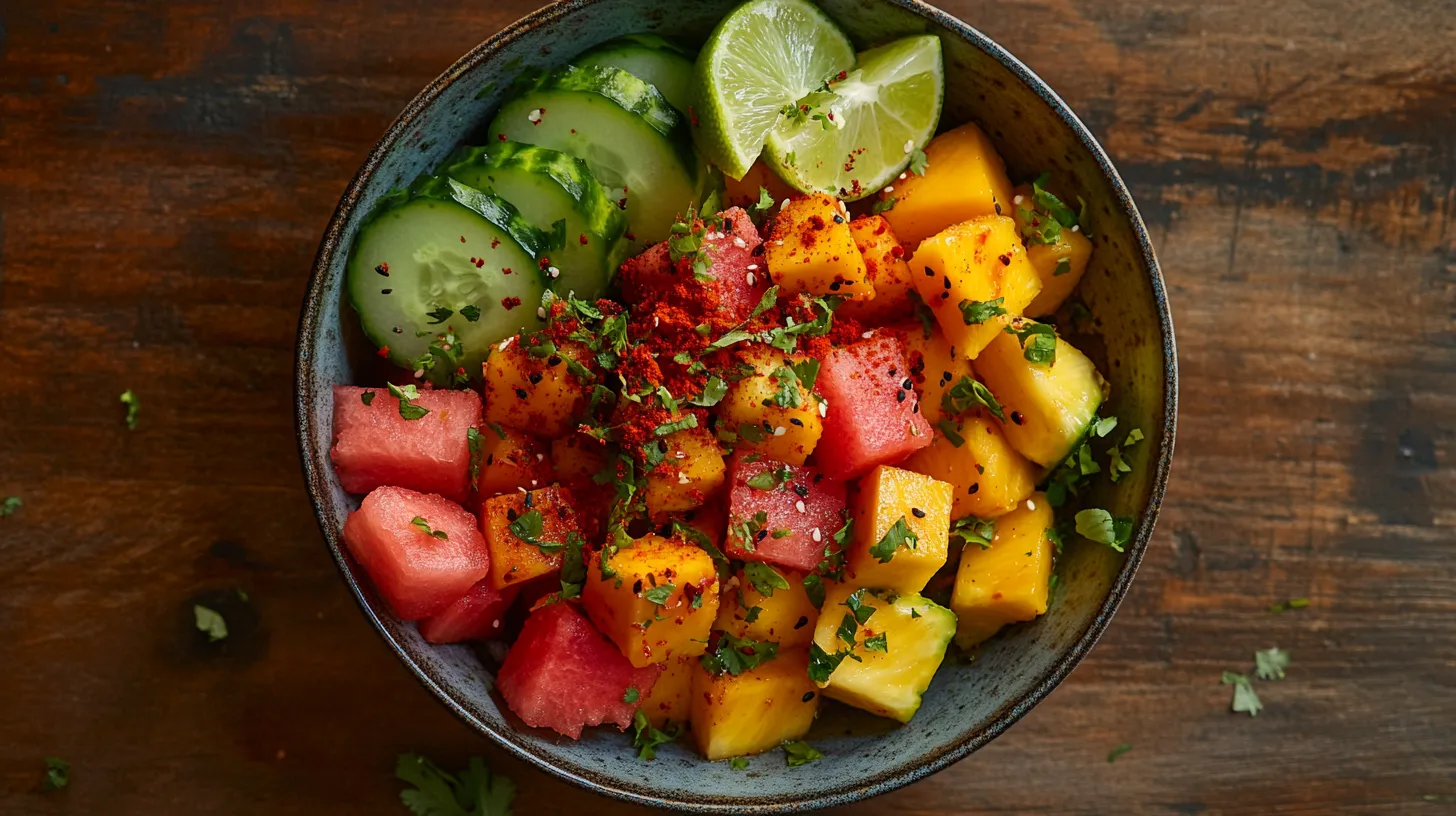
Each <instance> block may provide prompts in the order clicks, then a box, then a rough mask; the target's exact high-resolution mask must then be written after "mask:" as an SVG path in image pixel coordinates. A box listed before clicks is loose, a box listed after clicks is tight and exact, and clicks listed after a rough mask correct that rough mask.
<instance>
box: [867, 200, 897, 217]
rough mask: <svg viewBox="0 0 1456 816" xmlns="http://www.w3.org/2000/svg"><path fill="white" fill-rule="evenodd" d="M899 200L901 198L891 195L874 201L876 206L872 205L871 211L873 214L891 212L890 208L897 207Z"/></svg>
mask: <svg viewBox="0 0 1456 816" xmlns="http://www.w3.org/2000/svg"><path fill="white" fill-rule="evenodd" d="M897 201H899V199H897V198H895V197H894V196H890V197H889V198H882V199H880V200H879V201H876V202H875V203H874V206H872V207H870V213H871V214H872V215H879V214H880V213H884V212H889V211H890V210H893V209H895V203H896V202H897Z"/></svg>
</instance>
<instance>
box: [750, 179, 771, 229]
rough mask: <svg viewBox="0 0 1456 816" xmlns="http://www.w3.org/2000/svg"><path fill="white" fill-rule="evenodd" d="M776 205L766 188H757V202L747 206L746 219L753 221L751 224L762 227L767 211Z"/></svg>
mask: <svg viewBox="0 0 1456 816" xmlns="http://www.w3.org/2000/svg"><path fill="white" fill-rule="evenodd" d="M776 203H778V202H776V201H774V197H773V194H772V193H770V192H769V191H768V188H767V187H759V188H758V201H757V202H755V203H753V204H750V205H748V217H749V218H752V219H753V223H755V224H759V225H762V224H763V220H764V219H765V218H767V217H768V211H769V210H771V209H773V206H774V204H776Z"/></svg>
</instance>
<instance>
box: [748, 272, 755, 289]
mask: <svg viewBox="0 0 1456 816" xmlns="http://www.w3.org/2000/svg"><path fill="white" fill-rule="evenodd" d="M745 277H746V278H747V280H748V285H749V286H752V285H753V282H754V281H755V280H757V279H756V278H754V277H753V273H752V272H749V273H748V274H747V275H746V276H745Z"/></svg>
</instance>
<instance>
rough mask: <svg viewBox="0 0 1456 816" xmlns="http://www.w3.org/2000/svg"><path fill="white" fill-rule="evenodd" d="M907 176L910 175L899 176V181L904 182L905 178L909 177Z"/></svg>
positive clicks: (902, 174)
mask: <svg viewBox="0 0 1456 816" xmlns="http://www.w3.org/2000/svg"><path fill="white" fill-rule="evenodd" d="M909 175H910V174H909V173H901V174H900V179H899V180H900V181H904V180H905V178H906V177H907V176H909Z"/></svg>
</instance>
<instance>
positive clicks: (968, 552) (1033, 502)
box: [950, 493, 1055, 649]
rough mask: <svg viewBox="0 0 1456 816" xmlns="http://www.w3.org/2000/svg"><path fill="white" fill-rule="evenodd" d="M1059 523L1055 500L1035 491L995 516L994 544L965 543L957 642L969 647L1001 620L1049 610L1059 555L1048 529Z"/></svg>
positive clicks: (957, 595) (955, 597)
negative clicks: (1055, 552)
mask: <svg viewBox="0 0 1456 816" xmlns="http://www.w3.org/2000/svg"><path fill="white" fill-rule="evenodd" d="M1054 524H1055V519H1054V518H1053V514H1052V505H1051V502H1049V501H1047V500H1046V496H1045V495H1044V494H1041V493H1035V494H1032V496H1031V498H1029V499H1027V500H1026V501H1025V502H1023V503H1022V504H1021V505H1020V506H1018V507H1017V508H1016V509H1015V510H1012V511H1011V512H1010V513H1007V514H1006V515H1004V516H1002V517H1000V518H998V519H997V520H996V534H995V536H994V537H993V538H992V540H991V545H990V546H989V547H984V548H983V547H979V546H976V545H975V544H974V543H972V544H968V545H966V548H965V549H964V550H963V551H962V552H961V563H960V567H959V568H958V569H957V570H956V582H955V590H954V591H953V592H952V594H951V599H950V608H951V609H953V610H955V614H956V618H957V620H958V621H959V624H958V626H957V628H956V644H957V645H959V646H960V647H961V648H963V649H969V648H971V647H972V646H975V645H976V644H978V643H980V642H982V641H984V640H985V639H987V638H989V637H991V636H992V635H994V634H996V632H998V631H1000V629H1001V627H1002V626H1005V625H1007V624H1009V623H1018V622H1020V621H1029V620H1034V619H1035V618H1036V617H1037V616H1038V615H1040V614H1042V613H1044V612H1046V609H1047V595H1048V593H1049V591H1050V586H1049V582H1050V580H1051V575H1052V559H1053V557H1054V551H1053V546H1052V541H1051V538H1050V537H1049V536H1047V530H1049V529H1051V528H1052V527H1053V526H1054Z"/></svg>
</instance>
